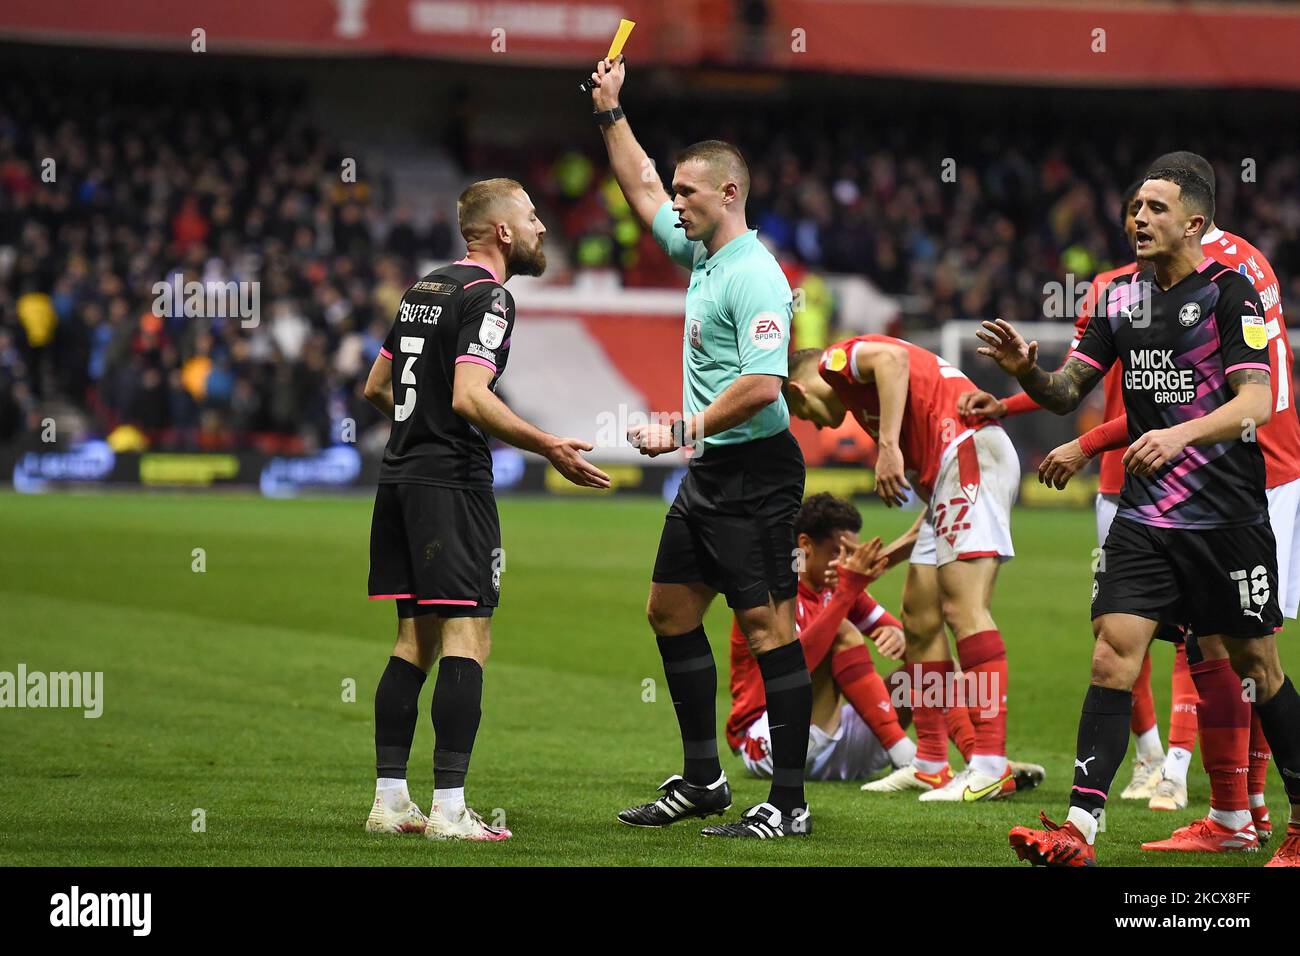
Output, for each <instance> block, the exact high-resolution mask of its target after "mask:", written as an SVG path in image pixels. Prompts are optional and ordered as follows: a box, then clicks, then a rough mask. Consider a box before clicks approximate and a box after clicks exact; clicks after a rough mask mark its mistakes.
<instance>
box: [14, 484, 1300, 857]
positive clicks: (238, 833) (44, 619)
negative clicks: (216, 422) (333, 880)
mask: <svg viewBox="0 0 1300 956" xmlns="http://www.w3.org/2000/svg"><path fill="white" fill-rule="evenodd" d="M664 510H665V506H664V505H662V504H660V503H658V502H646V501H630V500H626V499H602V500H597V499H589V498H585V497H579V498H574V499H556V498H547V499H543V498H535V499H508V498H507V499H503V500H502V502H501V517H502V526H503V531H504V545H505V548H506V571H505V575H504V577H503V584H502V597H503V605H502V608H501V610H500V611H499V612H498V614H497V616H496V618H495V623H494V628H493V630H494V649H493V655H492V658H491V660H490V662H489V665H488V669H487V680H486V687H485V699H484V717H483V724H482V727H481V730H480V732H479V737H478V742H477V746H476V749H475V754H474V762H473V765H472V767H471V773H470V778H469V795H470V801H471V803H472V804H473V805H474V806H475V807H476V808H478V809H479V810H480V811H481V812H483V813H484V815H485V816H490V815H491V814H492V813H493V811H494V810H496V809H497V808H500V809H502V810H503V811H504V813H505V818H506V823H507V825H509V826H510V827H511V829H513V830H514V832H515V838H514V839H513V840H511V841H510V842H509V843H508V844H505V845H468V844H441V843H440V844H432V843H430V842H428V841H426V840H424V839H422V838H420V837H417V836H408V837H372V836H369V835H367V834H366V833H364V832H363V831H362V822H363V821H364V819H365V816H366V813H367V811H368V810H369V806H370V801H371V797H372V795H373V758H374V751H373V738H372V732H373V728H372V704H373V700H372V694H373V693H374V686H375V683H376V681H377V680H378V677H379V674H380V672H381V671H382V669H383V667H384V663H385V660H386V659H387V656H388V652H389V650H390V648H391V646H392V639H393V632H394V614H393V609H392V605H391V603H390V602H379V601H367V600H366V599H365V585H366V567H367V541H368V529H369V519H370V502H369V500H367V499H363V498H337V499H302V500H296V501H271V500H264V499H261V498H255V497H243V496H235V497H231V496H192V495H145V494H113V495H73V494H60V495H52V496H48V497H23V496H18V495H15V494H10V493H6V494H0V540H2V541H3V542H4V547H3V548H0V590H2V591H3V594H2V595H0V609H2V610H0V670H3V671H10V672H13V671H16V669H17V665H18V664H19V663H20V662H22V663H25V664H26V665H27V667H28V669H29V671H35V670H40V671H64V670H79V671H103V672H104V696H105V705H104V713H103V715H102V716H101V717H100V718H98V719H86V718H84V717H83V716H82V714H81V713H80V712H79V711H69V710H49V709H46V710H33V709H25V710H17V709H5V710H0V766H2V767H3V771H2V772H0V864H2V865H15V864H22V865H27V864H43V865H55V866H65V865H136V864H161V865H201V866H212V865H240V866H243V865H260V864H276V865H296V864H312V865H375V864H385V865H394V864H399V865H411V866H429V865H439V864H456V865H465V864H532V865H536V864H568V865H574V864H600V865H606V864H608V865H614V864H619V865H681V864H711V865H726V864H750V865H753V864H761V863H767V862H776V863H783V864H793V865H800V864H810V865H821V864H851V865H862V864H888V865H930V866H933V865H995V866H1007V865H1012V864H1014V863H1015V860H1014V856H1013V854H1012V853H1011V851H1010V850H1009V848H1008V847H1007V840H1006V832H1007V829H1008V828H1009V827H1010V826H1012V825H1014V824H1017V823H1027V822H1032V821H1033V820H1034V819H1036V816H1037V811H1038V809H1039V808H1040V807H1042V808H1045V809H1047V810H1048V812H1049V813H1050V814H1051V815H1053V816H1055V817H1058V818H1059V817H1060V816H1062V815H1063V814H1064V809H1065V805H1066V793H1067V790H1068V787H1069V783H1070V777H1071V767H1072V759H1073V751H1074V737H1075V726H1076V721H1077V718H1078V712H1079V704H1080V701H1081V700H1082V696H1083V693H1084V690H1085V687H1086V684H1087V674H1088V659H1089V649H1090V644H1091V636H1090V631H1089V624H1088V594H1089V582H1090V562H1091V555H1092V549H1093V547H1094V540H1093V534H1094V532H1093V518H1092V514H1091V512H1088V511H1079V512H1066V511H1059V512H1057V511H1029V510H1025V509H1021V510H1019V511H1018V512H1017V513H1016V516H1015V535H1016V547H1017V550H1018V551H1019V553H1020V557H1019V558H1018V559H1017V560H1015V561H1013V562H1011V563H1010V564H1009V565H1008V566H1007V567H1006V568H1005V569H1004V570H1003V572H1002V575H1001V578H1000V580H999V582H998V589H997V596H996V600H995V605H994V613H995V615H996V618H997V620H998V623H999V625H1000V626H1001V628H1002V631H1003V634H1004V635H1005V638H1006V642H1007V647H1008V654H1009V657H1010V666H1011V673H1010V703H1011V711H1010V730H1009V733H1010V748H1011V752H1012V754H1013V755H1014V756H1016V757H1019V758H1022V759H1027V760H1034V761H1037V762H1040V763H1042V764H1043V765H1045V766H1046V767H1047V771H1048V779H1047V783H1046V784H1045V786H1044V787H1043V788H1042V789H1041V790H1040V791H1039V792H1036V793H1031V794H1027V795H1022V796H1020V797H1017V798H1015V799H1012V800H1009V801H1005V802H1000V803H983V804H978V805H974V806H962V805H955V806H954V805H950V804H920V803H918V802H917V801H916V799H915V797H909V796H904V795H899V796H892V797H891V796H886V797H872V796H869V795H867V794H863V793H861V792H860V791H859V789H858V786H857V785H856V784H853V783H834V784H832V783H820V784H816V783H815V784H811V785H810V789H809V793H810V800H811V804H812V808H813V814H814V827H815V831H814V836H813V838H812V839H810V840H806V841H805V840H787V841H780V842H778V843H768V842H762V843H760V842H757V841H754V842H748V841H746V842H736V841H706V840H705V839H704V838H702V837H700V836H699V834H698V826H697V825H692V824H689V823H688V824H679V825H678V826H676V827H673V828H671V829H669V830H666V831H660V832H654V831H645V830H634V829H630V828H627V827H623V826H621V825H620V824H619V823H618V822H617V821H616V820H615V819H614V814H615V812H616V811H617V810H619V809H620V808H622V807H623V806H625V805H627V804H630V803H633V802H639V801H641V800H644V799H645V798H646V797H647V796H649V795H650V794H651V793H652V791H653V788H654V787H655V786H656V785H657V784H658V783H659V782H660V781H661V780H662V779H663V778H664V777H666V776H667V775H668V774H670V773H673V772H676V771H677V770H678V769H679V766H680V750H679V746H680V745H679V742H678V737H677V729H676V722H675V720H674V717H673V710H672V704H671V702H670V700H669V699H668V696H667V693H666V688H665V686H664V684H663V676H662V671H661V668H660V664H659V659H658V655H657V653H656V651H655V646H654V641H653V639H652V637H651V635H650V633H649V629H648V627H647V626H646V624H645V619H644V606H645V596H646V588H647V582H648V579H649V574H650V568H651V564H652V561H653V557H654V551H655V544H656V541H657V537H658V532H659V527H660V523H661V520H662V516H663V512H664ZM863 511H864V515H865V518H866V523H867V524H866V529H865V530H866V531H867V532H869V533H879V534H880V535H881V536H882V537H884V538H885V539H886V540H888V539H889V538H890V537H891V536H893V535H895V534H897V533H898V532H900V531H901V530H902V529H903V528H904V527H905V525H906V524H907V523H908V522H909V521H910V519H911V517H912V515H911V514H905V513H898V512H889V511H886V509H884V508H883V507H881V506H880V505H879V504H878V503H875V502H870V503H864V506H863ZM195 548H202V549H204V552H205V556H206V571H204V572H203V573H196V572H195V571H193V570H192V569H191V566H192V562H193V560H194V558H193V556H192V555H193V551H194V549H195ZM902 580H903V576H902V573H901V570H900V571H894V572H892V573H891V574H890V575H889V576H887V577H886V578H885V579H884V580H882V581H881V582H879V584H878V585H876V587H875V588H874V589H873V593H875V594H876V595H877V596H878V597H879V598H880V599H881V600H882V601H884V602H885V603H886V604H887V605H888V606H889V607H891V608H896V607H897V602H898V595H899V591H900V589H901V586H902ZM707 623H708V628H709V633H710V636H711V637H712V639H713V646H714V653H715V655H716V656H717V659H718V662H719V666H718V670H719V684H720V687H719V691H720V693H719V698H718V718H719V724H720V725H721V721H722V719H723V718H724V716H725V714H726V710H727V707H726V679H725V675H726V659H727V658H726V640H727V633H728V628H729V620H728V617H727V612H726V607H725V604H724V603H723V602H721V601H719V602H718V604H717V605H716V606H715V607H714V609H713V610H712V611H711V612H710V614H709V618H708V622H707ZM1291 630H1294V626H1289V627H1288V631H1291ZM1288 643H1289V642H1287V641H1286V640H1285V639H1284V641H1283V652H1284V653H1283V657H1284V662H1287V663H1289V665H1290V667H1291V668H1292V669H1294V668H1295V666H1296V663H1297V661H1298V660H1300V658H1297V657H1296V654H1295V651H1294V649H1293V648H1291V647H1288V646H1287V644H1288ZM1154 653H1155V667H1154V680H1155V692H1156V702H1157V715H1158V717H1159V720H1160V728H1161V735H1162V737H1164V736H1165V735H1167V732H1168V713H1169V710H1168V708H1169V671H1170V662H1171V660H1172V649H1171V648H1169V647H1167V646H1164V645H1159V646H1157V648H1156V650H1155V652H1154ZM647 678H649V679H651V680H653V681H655V682H656V685H657V695H656V696H657V699H656V700H655V701H653V702H645V701H643V699H642V698H643V686H644V685H643V681H645V680H646V679H647ZM349 680H351V681H355V687H356V694H355V701H352V702H348V701H346V700H345V699H344V697H345V686H346V682H348V681H349ZM431 689H432V687H431V685H430V686H429V687H426V690H425V695H424V697H423V698H422V701H421V711H422V712H421V719H420V723H419V729H418V731H417V733H416V738H415V747H414V751H413V754H412V760H411V769H410V777H411V791H412V795H413V796H414V797H415V798H416V799H417V801H418V802H420V803H423V804H424V805H426V806H427V805H428V800H429V797H430V792H431V787H432V779H431V778H432V769H431V762H432V761H431V754H432V747H433V731H432V727H431V725H430V722H429V718H428V701H429V691H430V690H431ZM719 739H720V740H721V727H719ZM1131 754H1132V751H1131V748H1130V756H1131ZM723 766H724V767H725V768H726V770H727V773H728V775H729V777H730V778H731V781H732V785H733V788H734V790H735V795H736V806H735V810H737V811H738V810H740V809H742V808H743V807H745V806H748V805H749V804H751V803H755V802H758V801H759V800H761V799H762V798H763V797H764V796H765V794H766V791H767V787H766V784H765V783H762V782H760V781H757V780H754V779H752V778H749V777H747V776H746V774H745V773H744V770H743V768H742V766H741V764H740V761H739V760H738V759H737V758H735V757H732V756H731V755H730V754H724V756H723ZM1270 774H1271V777H1272V779H1271V780H1270V786H1269V805H1270V807H1271V808H1273V811H1274V816H1275V818H1280V819H1278V822H1281V819H1284V815H1285V806H1286V805H1285V800H1284V797H1283V794H1282V790H1281V785H1280V782H1278V781H1277V779H1276V771H1270ZM1127 775H1128V767H1127V766H1125V767H1124V768H1122V769H1121V771H1120V775H1119V777H1118V778H1117V784H1118V786H1122V785H1123V783H1125V782H1126V781H1127V779H1128V776H1127ZM1208 795H1209V789H1208V784H1207V782H1206V778H1205V775H1204V773H1203V772H1202V770H1201V769H1200V757H1199V755H1198V756H1197V757H1196V758H1195V759H1194V762H1193V770H1192V773H1191V807H1190V808H1189V809H1188V810H1187V811H1185V812H1182V813H1173V814H1156V813H1152V812H1150V811H1148V810H1146V808H1145V807H1144V806H1142V805H1140V804H1132V803H1123V802H1121V801H1119V800H1118V799H1116V800H1115V801H1114V804H1113V806H1112V808H1111V813H1110V814H1109V821H1108V824H1109V830H1108V832H1107V833H1105V834H1104V835H1103V836H1102V837H1101V841H1100V852H1099V857H1100V860H1099V862H1101V863H1102V864H1105V865H1140V864H1148V865H1149V864H1156V865H1164V866H1187V865H1204V864H1217V865H1244V866H1258V865H1261V864H1262V863H1263V862H1264V861H1265V859H1266V858H1267V856H1268V855H1269V854H1268V852H1267V851H1266V852H1264V853H1257V854H1252V855H1241V856H1230V855H1215V856H1200V857H1185V856H1177V857H1173V856H1169V855H1161V856H1159V857H1158V858H1154V859H1153V858H1152V855H1151V854H1144V853H1142V851H1141V850H1140V849H1139V847H1138V845H1139V843H1141V841H1143V840H1149V839H1154V838H1159V837H1163V836H1165V835H1167V834H1168V833H1169V832H1170V831H1171V830H1172V829H1173V827H1174V826H1176V825H1179V824H1182V823H1185V822H1187V821H1190V820H1192V819H1194V818H1195V817H1196V816H1197V815H1198V811H1199V812H1203V808H1204V806H1205V805H1206V801H1207V799H1208ZM196 810H202V811H203V819H204V822H205V828H204V829H203V830H202V831H201V832H195V827H194V821H195V819H196V816H195V811H196Z"/></svg>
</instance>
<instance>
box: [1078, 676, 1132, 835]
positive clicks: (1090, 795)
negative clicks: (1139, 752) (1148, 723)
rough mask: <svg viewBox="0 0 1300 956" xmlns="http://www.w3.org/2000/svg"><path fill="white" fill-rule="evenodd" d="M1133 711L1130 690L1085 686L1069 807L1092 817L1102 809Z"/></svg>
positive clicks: (1120, 760) (1123, 751)
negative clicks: (1085, 691) (1076, 808)
mask: <svg viewBox="0 0 1300 956" xmlns="http://www.w3.org/2000/svg"><path fill="white" fill-rule="evenodd" d="M1132 712H1133V692H1132V691H1128V690H1112V689H1111V688H1109V687H1096V686H1092V687H1089V688H1088V693H1087V695H1086V696H1085V697H1084V698H1083V713H1082V714H1080V715H1079V739H1078V744H1077V745H1076V747H1075V757H1074V786H1073V787H1072V788H1071V790H1070V806H1072V807H1079V808H1081V809H1083V810H1086V811H1087V812H1088V813H1090V814H1092V816H1093V817H1094V818H1095V817H1098V816H1099V815H1100V811H1102V810H1104V809H1105V807H1106V796H1107V795H1108V794H1109V793H1110V785H1111V782H1112V781H1113V780H1114V779H1115V773H1116V772H1117V771H1118V770H1119V766H1120V764H1121V763H1123V762H1124V755H1125V754H1126V753H1127V752H1128V725H1129V717H1130V715H1131V714H1132Z"/></svg>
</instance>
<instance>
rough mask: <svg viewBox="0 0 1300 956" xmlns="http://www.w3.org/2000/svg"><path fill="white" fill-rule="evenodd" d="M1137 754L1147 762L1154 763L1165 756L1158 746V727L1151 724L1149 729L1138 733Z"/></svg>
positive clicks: (1161, 748)
mask: <svg viewBox="0 0 1300 956" xmlns="http://www.w3.org/2000/svg"><path fill="white" fill-rule="evenodd" d="M1137 755H1138V756H1139V757H1141V758H1142V759H1143V760H1144V761H1146V762H1147V763H1156V762H1157V761H1160V760H1163V759H1164V758H1165V750H1164V748H1163V747H1161V746H1160V728H1159V727H1158V726H1157V725H1155V724H1152V725H1151V729H1150V730H1144V731H1142V733H1140V734H1138V738H1137Z"/></svg>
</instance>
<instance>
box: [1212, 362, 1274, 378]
mask: <svg viewBox="0 0 1300 956" xmlns="http://www.w3.org/2000/svg"><path fill="white" fill-rule="evenodd" d="M1239 368H1258V369H1263V370H1264V371H1265V372H1268V373H1269V374H1270V375H1272V374H1273V369H1271V368H1270V367H1269V366H1268V365H1267V364H1261V363H1259V362H1239V363H1238V364H1236V365H1231V366H1229V367H1228V368H1226V369H1224V371H1223V374H1224V375H1231V374H1232V373H1233V372H1235V371H1237V369H1239Z"/></svg>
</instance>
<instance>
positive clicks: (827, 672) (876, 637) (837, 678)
mask: <svg viewBox="0 0 1300 956" xmlns="http://www.w3.org/2000/svg"><path fill="white" fill-rule="evenodd" d="M861 529H862V516H861V515H860V514H858V509H857V508H855V507H853V505H852V504H851V503H849V502H848V501H844V500H842V499H839V498H836V497H834V496H833V495H830V494H827V493H825V492H823V493H821V494H816V495H812V496H810V497H809V498H808V499H806V500H805V501H804V503H803V506H802V507H801V508H800V509H799V514H798V516H797V517H796V518H795V524H794V530H795V539H796V541H797V543H798V546H799V552H798V560H799V568H800V571H799V603H798V605H797V606H796V608H795V631H796V633H797V634H798V637H799V642H800V643H801V644H802V645H803V654H804V659H805V660H806V661H807V662H808V672H809V674H811V675H812V695H813V710H812V726H811V727H810V728H809V730H808V761H807V765H806V766H807V776H808V778H809V779H810V780H859V779H864V778H866V777H868V776H870V775H871V774H873V773H875V772H876V771H878V770H881V769H883V768H885V767H888V766H889V765H890V764H891V763H892V764H893V765H894V766H895V767H901V766H905V765H907V764H910V763H911V762H912V758H913V757H914V756H915V755H916V745H915V744H914V743H912V740H911V738H909V737H908V736H907V734H906V732H904V730H903V728H902V726H901V725H900V724H899V720H898V714H897V712H896V711H895V710H894V707H893V705H892V704H891V703H890V698H889V689H888V688H887V687H886V686H885V682H884V680H883V679H882V678H881V676H880V675H879V674H878V673H876V669H875V666H874V665H873V664H872V661H871V652H870V651H869V650H867V644H866V638H864V637H863V635H864V634H866V635H867V636H868V637H869V638H870V640H871V642H872V643H874V644H875V645H876V647H877V648H878V649H879V650H880V652H881V653H882V654H884V655H885V656H886V657H888V658H890V659H892V660H898V659H900V658H902V656H903V648H904V645H905V642H904V638H903V631H902V625H901V624H900V623H899V622H898V620H897V619H896V618H895V617H894V616H893V615H891V614H890V613H889V612H888V611H886V610H885V608H884V607H883V606H882V605H880V604H878V603H876V601H875V600H874V599H873V598H872V597H871V596H870V595H869V594H867V593H866V590H865V589H866V587H867V585H868V584H870V583H871V582H872V581H873V580H875V579H876V578H877V577H879V576H880V575H881V574H883V573H884V571H885V570H886V569H887V568H888V567H889V565H890V564H892V563H893V562H894V561H897V560H899V558H900V557H901V556H902V554H903V553H905V552H904V551H903V549H904V548H907V549H910V545H911V542H912V541H914V540H915V538H916V528H915V527H914V528H913V529H912V530H911V531H910V532H909V533H908V535H905V536H904V537H903V538H901V539H899V541H898V542H896V543H895V545H894V546H891V548H890V550H889V552H884V551H882V550H881V547H880V539H879V538H873V539H872V540H870V541H867V542H861V543H860V542H859V541H858V532H859V531H860V530H861ZM891 559H892V560H891ZM832 581H833V582H834V583H833V584H831V583H830V582H832ZM727 743H728V744H729V745H730V746H731V749H732V750H733V751H734V752H736V753H738V754H739V755H740V756H741V758H742V759H743V760H744V762H745V767H746V769H748V770H749V771H750V772H751V773H753V774H754V775H756V776H759V777H771V775H772V753H771V744H770V741H769V731H768V721H767V703H766V698H765V696H764V693H763V677H762V674H760V673H759V670H758V662H757V661H756V660H755V658H754V655H753V653H752V652H751V651H750V649H749V642H748V641H746V640H745V635H744V632H743V631H741V629H740V625H739V623H736V622H733V623H732V626H731V714H730V716H729V717H728V718H727Z"/></svg>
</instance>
